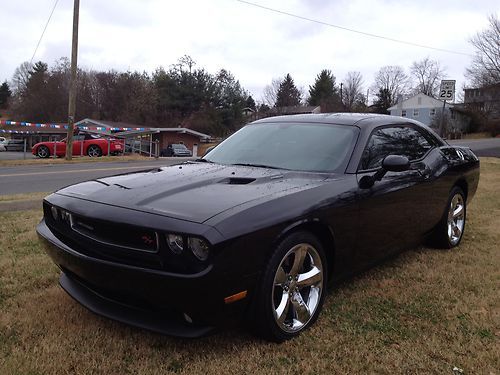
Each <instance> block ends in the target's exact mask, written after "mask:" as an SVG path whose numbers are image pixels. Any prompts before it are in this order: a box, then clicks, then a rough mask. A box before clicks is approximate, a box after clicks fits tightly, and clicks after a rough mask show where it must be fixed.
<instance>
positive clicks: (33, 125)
mask: <svg viewBox="0 0 500 375" xmlns="http://www.w3.org/2000/svg"><path fill="white" fill-rule="evenodd" d="M0 125H12V126H26V127H30V128H52V129H67V128H68V125H60V124H39V123H31V122H24V121H5V120H0ZM77 127H78V128H79V129H81V130H99V131H130V130H146V128H120V127H109V128H107V127H104V126H83V125H77Z"/></svg>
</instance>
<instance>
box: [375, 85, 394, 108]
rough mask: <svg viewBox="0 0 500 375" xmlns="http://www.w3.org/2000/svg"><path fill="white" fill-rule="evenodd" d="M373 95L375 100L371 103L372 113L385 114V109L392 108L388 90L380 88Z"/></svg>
mask: <svg viewBox="0 0 500 375" xmlns="http://www.w3.org/2000/svg"><path fill="white" fill-rule="evenodd" d="M375 95H376V96H377V99H375V101H374V102H373V108H374V112H375V113H381V114H387V108H389V107H390V106H392V97H391V91H390V90H389V89H383V88H381V89H379V91H378V93H377V94H375Z"/></svg>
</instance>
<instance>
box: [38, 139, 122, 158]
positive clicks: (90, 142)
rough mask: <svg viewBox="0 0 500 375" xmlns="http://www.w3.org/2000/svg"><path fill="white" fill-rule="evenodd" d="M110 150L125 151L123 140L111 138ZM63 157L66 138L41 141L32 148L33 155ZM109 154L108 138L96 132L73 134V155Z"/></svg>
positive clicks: (93, 155) (92, 155)
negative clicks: (54, 140)
mask: <svg viewBox="0 0 500 375" xmlns="http://www.w3.org/2000/svg"><path fill="white" fill-rule="evenodd" d="M109 142H110V144H109V151H110V154H111V155H115V154H119V153H121V152H122V151H123V142H122V141H118V140H116V139H110V140H109ZM54 150H55V154H56V156H59V157H62V156H64V155H66V139H63V140H61V141H56V142H40V143H37V144H36V145H34V146H33V147H32V149H31V152H32V154H33V155H36V156H38V157H39V158H48V157H50V156H53V155H54ZM107 154H108V139H106V138H102V137H100V136H99V135H96V134H79V135H75V136H73V156H78V155H88V156H91V157H99V156H102V155H107Z"/></svg>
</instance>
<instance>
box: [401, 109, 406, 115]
mask: <svg viewBox="0 0 500 375" xmlns="http://www.w3.org/2000/svg"><path fill="white" fill-rule="evenodd" d="M401 116H403V117H406V110H405V109H403V110H402V111H401Z"/></svg>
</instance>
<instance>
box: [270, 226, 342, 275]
mask: <svg viewBox="0 0 500 375" xmlns="http://www.w3.org/2000/svg"><path fill="white" fill-rule="evenodd" d="M300 231H306V232H310V233H312V234H313V235H314V236H316V237H317V238H318V240H319V241H320V242H321V245H323V249H324V250H325V256H326V260H327V267H328V279H329V280H331V278H332V276H333V275H334V266H335V236H334V231H333V229H332V228H331V227H330V226H329V225H327V224H326V223H324V222H322V221H321V220H319V219H308V220H301V221H297V222H295V223H293V224H290V225H288V226H287V227H286V228H285V229H284V230H282V231H281V233H280V234H279V236H278V237H277V239H276V241H275V243H274V244H273V245H275V246H277V244H279V243H280V242H281V241H282V240H283V239H284V238H285V237H287V236H289V235H290V234H292V233H294V232H300ZM273 248H274V246H273Z"/></svg>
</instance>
